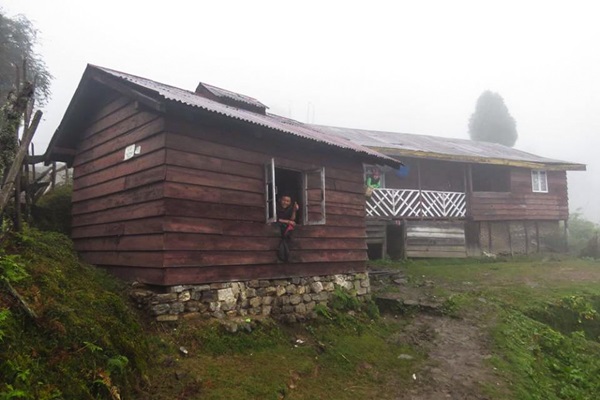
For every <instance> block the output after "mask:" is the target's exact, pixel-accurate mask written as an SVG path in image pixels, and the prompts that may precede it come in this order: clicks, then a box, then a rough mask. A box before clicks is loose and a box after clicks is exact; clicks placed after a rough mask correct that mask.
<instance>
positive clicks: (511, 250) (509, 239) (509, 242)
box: [506, 221, 515, 257]
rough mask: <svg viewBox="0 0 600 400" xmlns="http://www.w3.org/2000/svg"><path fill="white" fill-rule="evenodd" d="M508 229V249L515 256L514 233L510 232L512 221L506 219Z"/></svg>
mask: <svg viewBox="0 0 600 400" xmlns="http://www.w3.org/2000/svg"><path fill="white" fill-rule="evenodd" d="M506 230H507V232H508V249H509V250H510V256H511V257H514V255H515V254H514V253H513V246H512V234H511V232H510V221H506Z"/></svg>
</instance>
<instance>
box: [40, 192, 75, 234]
mask: <svg viewBox="0 0 600 400" xmlns="http://www.w3.org/2000/svg"><path fill="white" fill-rule="evenodd" d="M72 193H73V185H72V184H63V185H59V186H56V187H55V188H54V190H51V191H49V192H48V193H46V194H45V195H43V196H42V197H41V198H40V199H39V200H38V201H37V203H36V204H35V206H34V207H33V209H32V214H33V220H34V225H35V226H36V227H38V228H39V229H41V230H44V231H54V232H60V233H64V234H65V235H69V234H70V233H71V195H72Z"/></svg>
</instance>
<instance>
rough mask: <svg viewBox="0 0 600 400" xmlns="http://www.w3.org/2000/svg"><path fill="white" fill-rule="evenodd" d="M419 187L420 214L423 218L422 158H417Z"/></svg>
mask: <svg viewBox="0 0 600 400" xmlns="http://www.w3.org/2000/svg"><path fill="white" fill-rule="evenodd" d="M417 188H418V189H419V203H418V205H417V207H418V216H419V217H421V218H423V196H422V194H421V159H420V158H417Z"/></svg>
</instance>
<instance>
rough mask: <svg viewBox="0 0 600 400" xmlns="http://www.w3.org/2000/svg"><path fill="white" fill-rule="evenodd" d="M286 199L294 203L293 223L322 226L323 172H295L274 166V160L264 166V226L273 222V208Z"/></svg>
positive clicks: (323, 170) (321, 170) (323, 201)
mask: <svg viewBox="0 0 600 400" xmlns="http://www.w3.org/2000/svg"><path fill="white" fill-rule="evenodd" d="M283 195H288V196H290V197H291V199H292V204H293V203H294V202H297V203H298V205H299V206H300V209H299V210H298V212H297V213H296V220H297V223H302V224H305V225H317V224H324V223H325V168H319V169H315V170H309V171H297V170H292V169H287V168H280V167H276V166H275V160H274V159H271V162H270V163H268V164H267V165H265V199H266V221H267V223H271V222H276V221H277V204H278V202H279V201H280V198H281V196H283Z"/></svg>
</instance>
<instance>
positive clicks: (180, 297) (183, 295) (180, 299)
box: [177, 290, 192, 302]
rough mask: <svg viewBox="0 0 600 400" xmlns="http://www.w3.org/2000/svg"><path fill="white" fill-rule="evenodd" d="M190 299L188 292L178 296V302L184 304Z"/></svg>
mask: <svg viewBox="0 0 600 400" xmlns="http://www.w3.org/2000/svg"><path fill="white" fill-rule="evenodd" d="M191 298H192V295H191V293H190V291H189V290H186V291H183V292H181V293H180V294H179V298H178V299H177V300H178V301H181V302H186V301H188V300H190V299H191Z"/></svg>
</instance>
